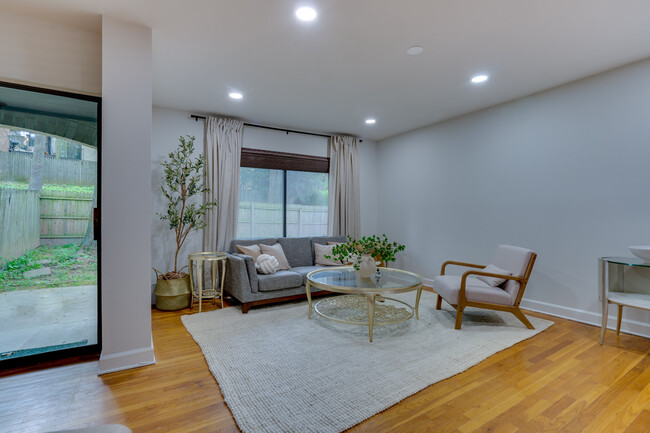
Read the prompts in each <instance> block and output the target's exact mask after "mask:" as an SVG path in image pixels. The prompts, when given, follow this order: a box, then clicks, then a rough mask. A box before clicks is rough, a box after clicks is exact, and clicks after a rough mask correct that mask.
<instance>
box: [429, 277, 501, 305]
mask: <svg viewBox="0 0 650 433" xmlns="http://www.w3.org/2000/svg"><path fill="white" fill-rule="evenodd" d="M461 278H462V277H461V276H459V275H440V276H438V277H436V278H435V279H434V280H433V287H434V288H435V291H436V293H437V294H439V295H440V296H442V297H443V299H444V300H445V301H447V302H449V303H450V304H452V305H456V304H458V293H459V292H460V290H459V289H460V280H461ZM465 296H467V300H468V301H474V302H489V303H491V304H503V305H512V304H513V303H514V300H513V299H512V297H511V296H510V295H509V294H508V292H506V291H505V290H503V289H502V288H500V287H492V286H490V285H489V284H488V283H486V282H485V281H481V280H479V279H478V278H476V277H468V278H467V283H466V285H465Z"/></svg>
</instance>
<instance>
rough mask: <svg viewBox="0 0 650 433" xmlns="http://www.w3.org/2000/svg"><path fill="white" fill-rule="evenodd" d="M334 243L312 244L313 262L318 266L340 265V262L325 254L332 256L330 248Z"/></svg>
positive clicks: (331, 248)
mask: <svg viewBox="0 0 650 433" xmlns="http://www.w3.org/2000/svg"><path fill="white" fill-rule="evenodd" d="M335 246H336V245H323V244H314V255H315V256H316V259H315V260H314V263H315V264H316V265H319V266H341V262H339V261H337V260H334V259H333V258H332V259H328V258H326V257H325V256H326V255H327V256H330V257H331V256H332V250H333V249H334V247H335Z"/></svg>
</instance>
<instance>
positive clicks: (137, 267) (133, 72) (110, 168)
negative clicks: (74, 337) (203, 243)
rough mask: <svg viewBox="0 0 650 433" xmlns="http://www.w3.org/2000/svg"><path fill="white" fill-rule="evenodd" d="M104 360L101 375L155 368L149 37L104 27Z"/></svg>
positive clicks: (146, 31) (138, 30)
mask: <svg viewBox="0 0 650 433" xmlns="http://www.w3.org/2000/svg"><path fill="white" fill-rule="evenodd" d="M102 69H103V83H102V103H103V104H102V144H101V152H102V154H101V156H102V173H101V175H102V189H101V212H102V225H101V262H102V268H101V278H102V304H101V305H102V354H101V357H100V359H99V372H100V374H102V373H109V372H111V371H117V370H123V369H126V368H132V367H137V366H141V365H147V364H152V363H154V362H155V358H154V352H153V342H152V339H151V304H150V292H149V274H150V272H151V271H150V269H151V246H150V245H151V244H150V242H151V221H150V212H151V189H150V182H151V172H150V170H149V167H150V164H151V124H152V123H151V122H152V114H151V113H152V109H151V93H152V74H151V72H152V60H151V29H150V28H147V27H143V26H140V25H136V24H131V23H127V22H124V21H120V20H116V19H113V18H109V17H103V19H102Z"/></svg>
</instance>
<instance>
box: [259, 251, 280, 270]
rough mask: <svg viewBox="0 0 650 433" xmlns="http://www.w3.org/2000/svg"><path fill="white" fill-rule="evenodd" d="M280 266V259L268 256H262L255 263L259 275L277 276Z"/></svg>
mask: <svg viewBox="0 0 650 433" xmlns="http://www.w3.org/2000/svg"><path fill="white" fill-rule="evenodd" d="M278 266H279V263H278V259H276V258H275V257H273V256H270V255H268V254H260V256H259V257H258V258H257V260H256V261H255V269H257V272H258V273H259V274H267V275H268V274H275V271H277V270H278Z"/></svg>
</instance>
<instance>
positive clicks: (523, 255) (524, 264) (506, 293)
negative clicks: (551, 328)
mask: <svg viewBox="0 0 650 433" xmlns="http://www.w3.org/2000/svg"><path fill="white" fill-rule="evenodd" d="M536 258H537V254H536V253H535V252H533V251H531V250H528V249H525V248H520V247H515V246H512V245H499V246H498V247H497V250H496V253H495V255H494V258H493V262H492V263H493V264H491V265H488V266H484V265H477V264H474V263H465V262H457V261H446V262H444V263H443V264H442V268H441V269H440V276H438V277H436V278H435V279H434V280H433V290H434V291H435V292H436V293H437V294H438V297H437V300H436V309H437V310H439V309H440V307H441V306H442V300H443V299H444V300H445V301H446V302H448V303H449V304H450V305H451V306H452V307H454V308H455V309H456V325H455V328H456V329H460V326H461V322H462V320H463V311H464V310H465V308H466V307H477V308H486V309H490V310H499V311H508V312H510V313H512V314H514V315H515V316H516V317H517V318H518V319H519V320H521V322H522V323H523V324H524V325H526V327H528V328H529V329H535V328H534V327H533V325H532V324H531V323H530V322H529V321H528V319H527V318H526V316H524V313H522V312H521V310H520V309H519V304H520V302H521V298H522V297H523V296H524V290H525V289H526V284H527V283H528V278H530V274H531V272H532V270H533V265H534V264H535V260H536ZM449 265H456V266H463V267H469V268H476V269H481V270H469V271H466V272H465V273H464V274H463V275H462V276H457V275H445V269H446V267H447V266H449Z"/></svg>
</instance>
